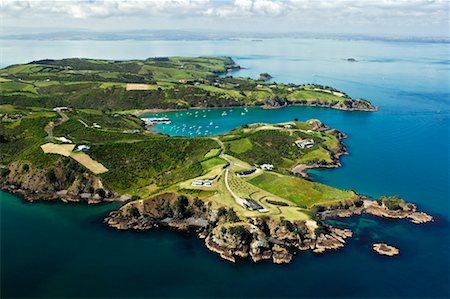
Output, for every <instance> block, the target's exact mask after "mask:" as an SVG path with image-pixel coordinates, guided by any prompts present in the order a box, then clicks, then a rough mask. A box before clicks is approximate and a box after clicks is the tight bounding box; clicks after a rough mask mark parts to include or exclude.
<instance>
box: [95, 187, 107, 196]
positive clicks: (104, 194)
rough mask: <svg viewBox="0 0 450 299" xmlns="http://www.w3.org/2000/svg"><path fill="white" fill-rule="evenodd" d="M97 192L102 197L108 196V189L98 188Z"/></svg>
mask: <svg viewBox="0 0 450 299" xmlns="http://www.w3.org/2000/svg"><path fill="white" fill-rule="evenodd" d="M95 194H98V195H99V196H100V197H101V198H105V197H106V191H105V190H104V189H103V188H98V189H96V190H95Z"/></svg>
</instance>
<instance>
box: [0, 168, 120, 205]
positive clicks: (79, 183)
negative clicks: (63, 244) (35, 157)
mask: <svg viewBox="0 0 450 299" xmlns="http://www.w3.org/2000/svg"><path fill="white" fill-rule="evenodd" d="M4 173H5V175H4V176H3V177H1V178H0V187H1V189H2V190H5V191H8V192H11V193H14V194H18V195H20V196H22V197H23V198H25V199H26V200H27V201H30V202H32V201H38V200H39V201H58V200H60V201H63V202H80V201H84V202H87V203H100V202H103V201H120V200H124V199H126V198H127V197H126V196H120V195H118V194H115V193H112V192H110V191H108V190H107V189H106V188H105V187H104V186H103V184H102V181H101V180H100V178H99V177H97V176H95V175H92V174H91V173H88V172H87V171H85V170H84V169H83V168H82V167H81V166H79V165H77V164H76V163H75V162H73V161H71V160H70V159H61V160H58V161H57V162H56V163H55V165H54V166H52V167H48V168H38V167H34V166H33V165H28V164H26V163H11V164H10V165H9V167H8V168H7V171H6V172H4Z"/></svg>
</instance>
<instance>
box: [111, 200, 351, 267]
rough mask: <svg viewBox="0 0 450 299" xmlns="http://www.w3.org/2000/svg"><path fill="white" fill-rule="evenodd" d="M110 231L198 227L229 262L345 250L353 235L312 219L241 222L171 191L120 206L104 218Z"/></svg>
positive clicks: (279, 259) (284, 260) (226, 211)
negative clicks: (309, 251) (110, 228)
mask: <svg viewBox="0 0 450 299" xmlns="http://www.w3.org/2000/svg"><path fill="white" fill-rule="evenodd" d="M105 223H107V224H108V225H109V226H110V227H113V228H117V229H121V230H126V229H133V230H147V229H151V228H155V227H158V226H161V225H167V226H170V227H174V228H176V229H179V230H187V229H188V228H189V227H195V228H197V232H198V234H199V236H200V237H201V238H203V239H204V242H205V245H206V247H207V248H208V249H209V250H211V251H213V252H216V253H218V254H219V255H220V256H221V257H222V258H224V259H226V260H229V261H232V262H234V261H235V260H236V258H237V257H242V258H247V257H250V258H251V259H252V260H253V261H255V262H257V261H260V260H269V259H271V260H272V261H273V262H274V263H277V264H280V263H288V262H290V261H291V259H292V257H293V255H294V254H295V253H296V252H298V251H300V250H312V251H314V252H316V253H321V252H324V251H326V250H334V249H338V248H341V247H343V246H344V244H345V239H347V238H349V237H351V236H352V232H351V231H350V230H347V229H338V228H334V227H332V226H329V225H327V224H325V223H322V222H316V221H313V220H298V221H289V220H283V219H279V220H276V219H273V218H269V217H264V216H262V217H256V218H245V219H240V218H239V217H238V216H237V215H236V213H235V212H234V211H233V209H231V208H229V209H227V208H225V207H216V206H215V205H213V204H212V203H210V202H204V201H202V200H199V199H192V198H189V197H186V196H183V195H178V194H176V193H164V194H160V195H158V196H155V197H154V198H150V199H147V200H138V201H134V202H130V203H127V204H125V205H124V206H123V207H121V208H120V209H119V210H117V211H114V212H111V213H110V214H109V216H108V217H106V218H105Z"/></svg>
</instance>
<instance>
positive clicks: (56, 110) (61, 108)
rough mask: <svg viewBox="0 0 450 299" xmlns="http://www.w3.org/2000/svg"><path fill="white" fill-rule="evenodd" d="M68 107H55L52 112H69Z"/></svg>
mask: <svg viewBox="0 0 450 299" xmlns="http://www.w3.org/2000/svg"><path fill="white" fill-rule="evenodd" d="M69 110H70V109H69V107H55V108H53V111H55V112H64V111H69Z"/></svg>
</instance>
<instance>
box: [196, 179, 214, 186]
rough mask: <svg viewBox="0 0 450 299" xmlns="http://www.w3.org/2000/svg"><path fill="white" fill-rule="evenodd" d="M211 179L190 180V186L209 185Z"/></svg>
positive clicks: (210, 184)
mask: <svg viewBox="0 0 450 299" xmlns="http://www.w3.org/2000/svg"><path fill="white" fill-rule="evenodd" d="M212 183H213V182H212V180H195V181H193V182H192V186H196V187H199V186H203V187H211V186H212Z"/></svg>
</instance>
